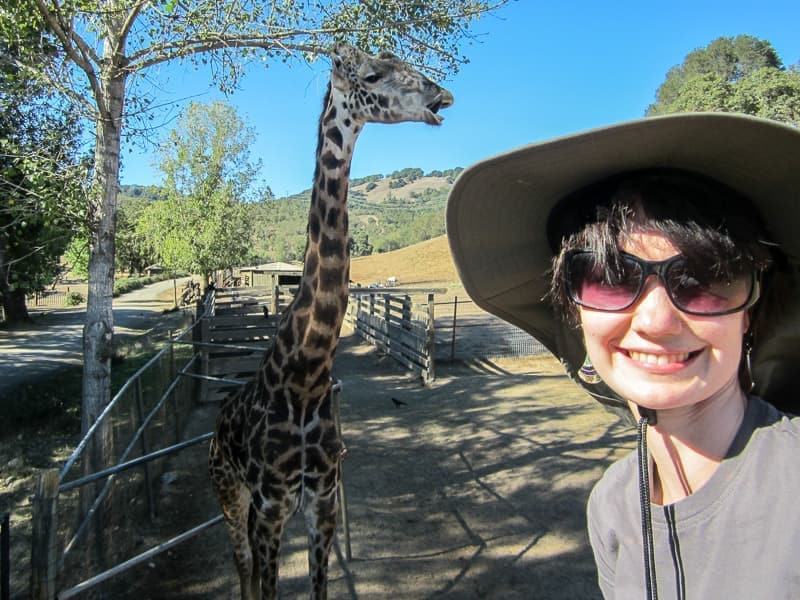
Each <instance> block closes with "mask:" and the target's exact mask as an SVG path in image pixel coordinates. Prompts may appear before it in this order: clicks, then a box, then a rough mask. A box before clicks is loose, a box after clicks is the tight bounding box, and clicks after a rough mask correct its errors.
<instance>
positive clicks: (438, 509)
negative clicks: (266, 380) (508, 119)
mask: <svg viewBox="0 0 800 600" xmlns="http://www.w3.org/2000/svg"><path fill="white" fill-rule="evenodd" d="M336 376H337V377H339V378H340V379H341V380H342V381H343V385H344V388H343V392H342V415H343V429H344V436H345V441H346V443H347V445H348V448H349V454H348V457H347V460H346V462H345V467H344V468H345V474H344V477H345V484H346V492H347V498H348V504H349V517H350V524H351V536H352V550H353V559H352V560H351V561H349V562H346V561H345V560H344V558H343V551H344V541H343V540H344V538H343V535H342V533H341V531H340V534H339V542H338V544H337V548H336V553H335V555H334V556H332V558H331V573H330V587H329V594H330V597H331V598H351V599H355V598H360V599H373V598H375V599H378V598H381V599H382V598H387V597H390V598H400V599H406V598H407V599H422V598H433V597H437V598H438V597H445V598H465V599H473V598H476V599H477V598H497V599H501V598H502V599H514V598H520V599H521V598H526V599H530V598H542V599H548V600H558V599H571V600H574V599H576V598H598V597H599V592H598V590H597V587H596V583H595V571H594V565H593V561H592V558H591V552H590V550H589V547H588V542H587V538H586V534H585V517H584V510H585V504H586V499H587V496H588V493H589V490H590V489H591V486H592V485H593V483H594V482H595V481H596V480H597V479H598V478H599V477H600V475H601V473H602V472H603V470H604V469H605V468H606V467H607V466H608V465H609V464H610V463H611V462H612V461H613V460H615V459H616V458H619V457H620V456H622V455H623V454H624V453H626V452H627V451H629V450H630V449H631V448H632V447H633V435H632V431H631V429H630V428H628V427H627V426H626V425H625V424H623V423H622V422H620V421H619V420H618V419H617V418H616V417H615V416H613V415H611V414H609V413H608V412H606V411H605V410H603V409H602V408H600V407H599V406H598V405H595V404H593V403H592V402H591V401H590V400H589V399H588V397H587V396H585V395H584V394H582V393H581V392H579V391H578V390H577V388H576V387H575V386H574V385H573V384H571V383H570V382H569V381H568V380H567V379H566V378H565V377H564V376H563V375H561V374H560V371H559V367H558V365H557V364H556V363H555V361H553V360H552V359H549V358H541V357H540V358H536V359H530V360H516V361H502V362H495V363H490V362H483V363H474V364H472V365H469V366H465V365H463V364H461V365H451V366H440V368H438V370H437V377H438V378H437V380H436V382H435V383H434V384H433V385H432V386H431V387H430V388H425V387H423V386H422V385H421V384H420V383H419V381H418V380H416V379H414V378H412V377H411V376H410V375H409V374H408V373H407V372H405V371H403V370H401V368H400V367H398V366H397V365H396V364H395V363H393V362H392V361H391V359H388V358H386V357H382V356H379V355H377V354H376V353H375V352H374V351H373V350H372V349H371V347H369V346H366V345H364V344H362V343H360V342H359V340H357V339H356V338H355V337H354V336H346V337H344V338H343V339H342V343H341V345H340V348H339V351H338V353H337V361H336ZM392 398H395V399H397V400H399V401H401V402H402V403H404V404H401V405H399V406H398V405H395V403H393V402H392ZM215 412H216V409H215V407H212V408H208V409H206V410H203V411H198V413H197V414H196V415H195V419H194V421H193V422H192V423H191V426H190V431H187V432H186V435H187V436H190V435H194V434H199V433H203V432H204V431H209V430H210V429H211V424H212V421H213V418H214V414H215ZM205 453H206V449H205V447H203V448H196V449H194V450H192V451H191V452H187V453H184V455H183V456H182V458H181V459H180V462H177V463H174V464H173V465H172V466H171V467H170V476H169V478H168V479H169V480H170V483H168V484H167V483H164V484H163V485H162V490H161V494H160V517H159V519H158V523H157V525H158V527H157V528H156V529H155V530H154V531H151V532H150V533H152V534H153V536H154V538H153V539H154V540H156V541H159V540H161V541H163V540H164V539H166V538H167V537H169V536H170V535H172V534H175V533H178V532H180V531H182V530H185V529H188V528H189V527H191V526H193V525H196V524H198V523H201V522H203V521H205V520H207V519H209V518H211V517H212V516H214V515H216V514H217V513H218V511H219V509H218V507H217V505H216V503H215V501H214V500H213V498H212V497H211V493H210V490H209V484H208V478H207V475H206V473H205ZM165 481H166V480H165ZM147 537H148V539H147V540H146V542H147V543H145V541H144V540H143V542H142V546H143V548H142V549H144V547H146V546H147V545H149V543H150V542H151V540H150V539H149V537H150V536H147ZM230 556H231V554H230V545H229V542H228V538H227V533H226V532H225V530H224V528H223V527H221V526H219V527H216V528H214V529H212V530H210V531H207V532H205V533H203V534H201V535H200V536H199V537H197V538H194V539H193V540H191V541H189V542H187V543H185V544H183V545H182V546H178V547H176V548H175V549H174V550H172V551H171V552H170V553H169V554H163V555H160V556H159V557H157V558H156V559H154V560H153V561H152V562H151V563H150V565H148V566H143V567H139V568H137V570H135V571H133V572H131V573H130V575H129V576H128V577H127V578H126V580H125V582H124V583H122V585H121V588H122V589H123V592H121V593H119V594H117V595H115V596H114V597H120V598H130V599H136V600H141V599H142V598H148V599H149V598H158V599H160V598H164V599H177V598H182V599H184V598H185V599H189V598H191V599H200V598H203V599H206V598H208V599H225V600H227V599H235V598H238V597H239V596H238V589H237V581H236V577H235V570H234V566H233V562H232V560H231V557H230ZM306 564H307V563H306V556H305V533H304V531H303V526H302V518H301V517H299V516H297V517H295V519H293V521H292V526H291V527H290V528H289V531H287V534H286V535H285V536H284V546H283V550H282V566H281V574H280V588H281V591H282V597H283V598H299V597H305V596H306V595H307V580H306Z"/></svg>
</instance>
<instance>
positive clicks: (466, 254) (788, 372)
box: [447, 113, 800, 408]
mask: <svg viewBox="0 0 800 600" xmlns="http://www.w3.org/2000/svg"><path fill="white" fill-rule="evenodd" d="M654 168H665V169H682V170H686V171H691V172H694V173H698V174H701V175H705V176H707V177H711V178H713V179H715V180H717V181H719V182H721V183H723V184H726V185H728V186H729V187H731V188H733V189H734V190H737V191H738V192H740V193H741V194H743V195H744V196H746V197H747V198H749V199H750V200H751V201H752V202H753V204H754V206H755V208H756V210H757V211H758V212H759V213H760V214H761V216H762V218H763V220H764V222H765V224H766V226H767V228H768V231H769V234H770V236H771V238H772V241H774V242H776V243H777V244H778V245H779V247H780V249H781V250H782V251H783V253H784V254H785V255H786V256H787V257H788V259H789V264H790V271H791V273H790V276H789V279H790V282H789V286H790V287H789V291H788V293H787V294H788V295H787V298H786V299H785V300H786V306H785V310H784V311H782V312H781V314H780V317H779V318H778V317H776V319H775V320H774V322H770V323H769V326H768V331H767V333H766V334H765V335H760V337H759V339H758V340H756V344H757V346H756V347H755V348H754V351H753V355H752V356H753V369H752V370H753V375H754V379H755V382H756V388H755V390H754V393H757V394H759V395H761V396H762V397H765V398H766V399H767V400H769V401H771V402H773V403H774V404H777V405H779V406H782V407H784V408H787V406H786V404H785V402H782V400H786V399H789V396H788V394H789V393H790V392H791V394H792V395H796V389H797V387H798V386H797V385H796V383H795V382H796V381H798V376H797V375H795V372H798V370H800V289H799V288H798V286H797V281H796V280H797V277H796V274H797V273H798V266H800V261H798V257H800V130H798V129H795V128H793V127H790V126H787V125H783V124H780V123H777V122H775V121H769V120H765V119H758V118H754V117H750V116H746V115H738V114H729V113H691V114H679V115H670V116H664V117H652V118H646V119H640V120H636V121H630V122H625V123H621V124H617V125H613V126H610V127H603V128H599V129H594V130H590V131H586V132H583V133H578V134H576V135H569V136H565V137H560V138H556V139H553V140H549V141H545V142H542V143H536V144H532V145H529V146H525V147H522V148H518V149H515V150H512V151H510V152H506V153H504V154H500V155H498V156H494V157H491V158H488V159H486V160H482V161H481V162H479V163H477V164H474V165H472V166H471V167H469V168H467V169H466V170H464V171H463V172H462V173H461V175H460V176H459V178H458V180H457V181H456V182H455V185H454V186H453V189H452V190H451V192H450V197H449V199H448V203H447V235H448V238H449V242H450V249H451V251H452V254H453V259H454V261H455V264H456V267H457V269H458V272H459V275H460V277H461V281H462V282H463V284H464V288H465V290H466V292H467V293H468V294H469V295H470V297H471V298H472V299H473V300H474V301H475V303H476V304H477V305H478V306H480V307H481V308H483V309H484V310H486V311H487V312H489V313H492V314H495V315H497V316H499V317H500V318H502V319H504V320H506V321H508V322H509V323H512V324H513V325H516V326H517V327H519V328H521V329H523V330H525V331H527V332H528V333H530V334H531V335H532V336H533V337H535V338H536V339H537V340H539V341H540V342H542V343H543V344H544V345H545V346H546V347H547V348H548V349H549V350H550V351H551V352H552V353H553V354H554V355H556V357H558V358H559V359H560V360H561V361H562V363H564V366H565V367H566V369H567V371H568V373H569V374H570V375H571V376H573V378H574V376H575V374H576V373H577V371H578V369H579V368H580V366H581V364H582V363H583V361H584V359H585V356H586V352H585V349H584V346H583V342H582V339H581V334H580V330H579V329H577V328H575V327H574V326H570V325H569V324H567V323H565V322H563V321H562V320H561V319H560V318H559V317H558V316H557V313H556V311H555V310H554V308H553V307H552V306H551V304H550V303H549V302H548V301H547V300H546V299H545V294H546V293H547V291H548V288H549V277H548V275H547V272H548V270H549V269H550V268H551V260H552V258H553V254H554V249H553V248H551V245H550V243H549V241H548V231H547V223H548V217H549V215H550V212H551V210H552V209H553V207H554V206H555V205H556V204H557V203H558V202H559V201H560V200H562V199H563V198H565V197H566V196H567V195H569V194H571V193H573V192H576V191H578V190H580V189H582V188H584V187H586V186H588V185H590V184H593V183H596V182H598V181H600V180H603V179H606V178H608V177H611V176H614V175H618V174H623V173H626V172H632V171H638V170H643V169H654ZM584 387H586V389H587V391H589V392H590V393H592V395H594V396H595V397H596V398H597V399H599V400H601V401H603V402H605V403H607V404H611V405H620V406H621V405H624V403H622V402H621V401H620V400H619V398H618V397H616V395H615V394H614V393H613V392H612V391H611V390H609V389H608V388H607V387H605V386H603V385H602V384H600V385H584ZM784 396H786V398H784ZM799 402H800V401H799ZM796 408H800V405H798V407H796Z"/></svg>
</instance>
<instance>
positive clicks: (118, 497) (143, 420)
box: [31, 322, 197, 598]
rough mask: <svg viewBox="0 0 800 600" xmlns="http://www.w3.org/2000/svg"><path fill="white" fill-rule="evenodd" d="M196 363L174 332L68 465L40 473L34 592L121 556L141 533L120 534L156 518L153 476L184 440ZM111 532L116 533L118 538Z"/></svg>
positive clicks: (41, 593) (51, 593) (49, 591)
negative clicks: (182, 433) (176, 344)
mask: <svg viewBox="0 0 800 600" xmlns="http://www.w3.org/2000/svg"><path fill="white" fill-rule="evenodd" d="M196 323H197V322H195V324H194V325H192V326H187V327H186V328H185V329H184V330H183V331H182V332H181V333H180V334H179V335H178V339H180V338H182V337H183V336H185V335H187V334H190V333H191V331H192V329H193V328H194V327H195V326H196ZM196 362H197V361H196V355H195V354H194V351H193V350H192V349H190V348H186V347H178V348H173V345H172V335H170V340H169V341H168V343H167V344H165V346H164V347H163V348H162V349H161V350H160V351H159V352H157V353H156V354H155V355H154V356H153V357H152V358H150V359H149V360H148V361H147V362H146V363H145V365H143V366H142V367H141V368H140V369H138V370H137V371H136V373H134V375H133V376H132V377H131V378H130V379H129V380H128V381H127V382H126V383H125V384H124V385H123V386H122V387H121V388H120V389H119V391H118V392H117V393H116V394H115V395H114V397H113V398H112V400H111V402H109V404H108V405H107V406H106V407H105V408H104V410H103V411H102V413H101V414H100V415H99V416H98V418H97V419H96V420H95V422H94V423H93V424H92V426H91V427H90V428H89V430H88V431H87V432H86V434H85V436H84V438H83V439H82V440H81V441H80V443H79V444H78V446H77V447H76V448H75V450H74V451H73V452H72V454H71V455H70V456H69V458H68V459H67V461H66V462H65V464H64V465H63V467H62V468H61V469H60V470H58V469H51V470H47V471H43V472H40V474H39V478H38V485H37V493H36V494H35V497H34V502H33V507H34V511H33V513H34V514H33V529H34V534H33V540H32V554H31V597H32V598H53V597H55V591H56V589H57V588H58V589H64V588H69V587H70V586H73V585H74V584H75V583H77V582H79V580H80V579H81V578H83V577H84V576H85V574H87V573H91V572H97V571H98V570H102V569H103V568H104V567H105V566H106V565H108V564H112V563H114V562H116V561H117V560H118V559H119V556H120V555H123V554H125V553H126V552H129V551H130V548H129V547H126V542H128V545H129V546H132V545H133V543H134V541H133V540H134V538H135V536H133V535H118V533H119V532H120V531H125V530H126V528H129V527H130V526H131V525H132V524H135V523H145V522H149V521H150V520H151V519H152V518H153V517H154V515H155V512H156V506H155V500H154V494H153V485H154V481H156V480H157V479H158V477H159V476H160V474H161V473H162V472H163V470H164V468H165V457H166V456H168V455H169V454H171V453H173V452H174V451H177V450H176V449H175V446H178V445H181V440H180V429H181V421H182V420H183V419H184V418H185V416H186V415H187V414H188V412H189V411H190V409H191V408H192V406H193V405H194V402H195V398H194V395H195V393H196V390H195V388H196V384H195V383H194V382H193V381H192V380H191V379H190V378H188V377H185V376H184V375H185V374H187V373H190V372H191V371H192V370H193V369H194V368H195V365H196ZM98 447H102V449H103V453H102V456H101V460H99V461H98V460H97V452H96V451H97V448H98ZM133 467H138V468H133ZM111 532H117V533H115V534H114V536H113V543H112V539H111Z"/></svg>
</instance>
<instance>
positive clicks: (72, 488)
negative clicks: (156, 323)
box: [0, 290, 352, 600]
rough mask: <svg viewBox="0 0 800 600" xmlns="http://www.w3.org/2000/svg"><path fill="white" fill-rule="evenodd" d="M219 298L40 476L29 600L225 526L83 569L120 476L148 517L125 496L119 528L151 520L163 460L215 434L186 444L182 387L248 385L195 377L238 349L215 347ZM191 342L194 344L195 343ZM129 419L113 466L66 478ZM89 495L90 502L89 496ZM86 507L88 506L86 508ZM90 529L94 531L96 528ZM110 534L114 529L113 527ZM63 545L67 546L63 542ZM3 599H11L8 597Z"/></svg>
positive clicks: (105, 576)
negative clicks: (110, 425)
mask: <svg viewBox="0 0 800 600" xmlns="http://www.w3.org/2000/svg"><path fill="white" fill-rule="evenodd" d="M220 291H221V295H223V296H224V295H225V294H227V293H228V292H229V291H228V290H220ZM232 295H233V296H234V297H235V298H234V299H236V297H237V294H236V293H233V294H232ZM218 300H219V299H218V298H217V293H216V290H213V291H212V292H211V293H210V294H208V295H207V296H206V298H205V300H204V304H203V307H202V310H200V309H198V314H199V315H200V318H198V319H195V320H194V323H193V325H192V326H191V327H188V328H186V329H185V330H183V331H182V332H181V333H180V334H179V335H178V336H175V337H174V338H173V337H172V335H170V338H169V340H168V344H167V345H166V346H165V347H164V349H162V350H161V351H160V352H159V353H157V354H156V355H155V356H154V357H153V358H151V359H150V360H149V361H148V362H147V363H146V364H145V365H144V366H143V367H142V368H141V369H139V370H138V371H137V372H136V373H135V374H134V375H133V377H131V378H130V379H129V380H128V381H127V382H126V383H125V385H123V386H122V388H121V389H120V390H119V392H117V394H116V395H115V396H114V398H113V399H112V401H111V402H110V403H109V405H108V406H107V407H106V409H105V410H104V411H103V412H102V413H101V414H100V416H99V417H98V418H97V420H96V422H95V423H94V424H93V425H92V427H91V428H90V429H89V431H88V432H87V434H86V436H85V437H84V439H83V440H81V442H80V443H79V444H78V446H77V447H76V449H75V451H74V452H73V453H72V454H71V455H70V457H69V458H68V460H67V461H66V463H65V464H64V466H63V467H62V469H61V470H60V471H59V470H58V469H47V470H44V471H41V472H40V473H39V476H38V480H37V489H36V492H35V494H34V498H33V540H32V554H31V598H33V599H34V600H40V599H41V600H45V599H46V600H53V599H55V598H56V597H57V598H59V599H62V600H64V599H67V598H72V597H74V596H77V595H79V594H82V593H84V592H86V591H88V590H90V589H92V588H95V587H97V586H98V585H101V584H103V583H105V582H107V581H108V580H110V579H112V578H113V577H115V576H117V575H119V574H121V573H124V572H125V571H127V570H128V569H130V568H132V567H134V566H136V565H138V564H141V563H143V562H145V561H148V560H150V559H151V558H153V557H154V556H156V555H158V554H161V553H162V552H165V551H166V550H168V549H170V548H172V547H174V546H176V545H178V544H181V543H183V542H185V541H187V540H189V539H191V538H193V537H195V536H197V535H199V534H200V533H202V532H204V531H206V530H207V529H209V528H211V527H213V526H215V525H217V524H218V523H220V522H222V515H216V516H214V517H213V518H211V519H209V520H207V521H205V522H204V523H201V524H200V525H197V526H194V527H192V528H191V529H189V530H187V531H184V532H181V533H179V534H178V535H175V536H173V537H171V538H170V539H168V540H166V541H163V542H160V543H158V544H156V545H155V546H153V547H151V548H149V549H147V550H145V551H144V552H140V553H139V554H136V555H134V556H129V555H130V553H131V550H132V548H131V547H127V548H116V550H118V551H117V552H115V553H110V552H109V553H107V554H108V556H105V557H104V558H106V559H107V560H94V561H89V563H88V564H85V559H86V555H87V554H91V551H92V550H93V548H90V547H89V541H90V538H91V536H92V535H93V536H94V539H93V541H94V543H95V546H96V545H97V544H98V543H100V544H102V543H103V527H107V522H108V521H109V520H113V519H114V518H115V517H114V515H108V514H106V515H105V516H103V509H104V507H105V505H106V504H108V503H109V498H111V496H112V491H113V490H114V489H115V487H114V484H115V483H119V482H120V481H121V479H120V478H121V477H124V476H126V475H129V474H131V473H138V475H139V476H138V478H135V481H134V484H136V485H135V489H132V490H129V491H131V492H132V493H133V496H134V497H133V498H131V499H132V500H135V499H137V498H138V499H141V496H144V498H145V500H146V501H144V502H141V504H144V505H145V507H146V511H145V512H143V513H141V514H139V515H134V514H131V511H130V509H129V505H130V504H131V502H129V501H128V500H129V499H128V498H123V499H122V502H118V503H116V504H114V503H112V510H116V511H118V512H121V513H123V514H121V515H120V516H121V518H122V519H123V521H124V522H121V523H120V525H125V524H130V523H132V522H135V521H136V520H137V518H138V519H148V518H149V519H151V520H152V519H153V518H154V516H155V514H156V512H157V509H156V505H155V498H154V494H153V490H152V488H151V485H152V482H153V480H154V479H155V478H156V474H157V473H158V469H159V468H163V466H164V463H163V461H164V459H166V458H167V457H170V456H173V455H175V454H176V453H177V452H180V451H182V450H185V449H186V448H189V447H193V446H197V445H199V444H202V443H204V442H207V441H208V440H210V439H211V437H212V435H213V433H212V432H208V433H204V434H202V435H199V436H195V437H193V438H192V439H189V440H183V441H180V433H181V426H180V425H181V423H180V418H181V417H180V415H181V414H182V413H185V411H184V410H181V406H180V404H179V402H178V398H177V394H178V393H179V392H180V390H181V389H182V388H183V389H185V390H188V391H189V392H190V394H189V399H190V400H191V402H192V403H196V402H197V401H198V400H199V397H198V395H199V394H202V393H204V391H203V388H202V386H195V385H194V384H193V383H192V382H193V381H195V380H198V379H199V380H203V381H209V380H210V381H215V382H222V383H225V384H228V385H241V384H243V383H245V381H244V380H242V379H231V378H225V377H212V376H208V375H203V374H202V373H197V372H195V371H198V370H200V371H201V370H202V368H203V366H202V362H203V358H202V354H203V353H207V349H208V348H209V347H216V348H219V347H223V348H229V347H230V346H232V344H220V343H214V342H213V341H210V340H211V339H212V338H211V337H210V336H209V333H210V332H212V331H214V327H213V326H211V324H210V318H211V317H212V316H213V314H214V311H215V310H217V309H218V308H219V309H221V310H224V309H223V308H222V307H223V306H226V305H227V306H229V305H230V304H231V302H225V301H223V302H221V303H220V302H218ZM227 300H231V297H230V296H228V298H227ZM234 304H235V302H234ZM206 336H208V337H206ZM186 338H191V341H190V340H188V339H186ZM185 345H190V346H192V347H193V353H192V354H191V357H190V358H188V360H187V361H186V363H185V364H184V366H183V367H182V368H181V369H180V370H178V369H177V368H176V366H175V348H181V347H185ZM234 346H236V345H234ZM237 347H238V346H237ZM245 349H247V350H251V351H252V350H254V348H253V347H245ZM255 351H258V352H263V348H255ZM165 356H168V357H169V361H170V364H169V367H170V368H169V374H170V382H169V384H168V385H165V386H162V387H161V389H160V391H158V392H155V393H153V389H152V386H146V385H145V383H144V379H145V377H146V376H147V374H148V373H150V372H151V371H152V370H153V369H155V368H157V367H158V365H159V364H160V361H161V359H162V358H163V357H165ZM187 382H188V383H187ZM145 387H147V388H148V391H150V392H151V393H150V394H148V395H146V394H145V393H144V391H143V390H144V389H145ZM340 391H341V382H336V383H334V384H333V385H332V387H331V391H330V393H331V395H332V398H331V401H332V406H333V411H334V419H335V423H336V427H337V430H338V431H339V432H340V435H341V422H340V419H339V411H340V399H339V394H340ZM131 394H132V395H133V398H132V399H131V398H130V396H131ZM156 397H157V398H158V400H157V401H156V402H154V403H153V402H148V400H150V399H152V398H156ZM170 399H172V400H173V402H172V403H169V400H170ZM126 401H127V403H128V404H129V405H130V406H128V407H127V408H128V410H127V413H128V414H126V415H125V416H123V418H122V419H120V417H121V414H120V412H121V411H120V409H121V408H122V406H123V405H124V403H125V402H126ZM168 406H171V408H172V410H171V412H172V414H173V417H174V419H173V421H174V436H175V437H174V443H172V444H170V445H167V446H166V447H162V448H159V449H154V448H155V446H157V445H160V444H161V445H163V442H164V440H165V439H172V435H173V433H172V432H169V433H168V432H167V431H166V430H167V429H168V427H166V409H167V407H168ZM131 415H132V419H133V422H132V425H133V426H132V428H131V431H132V433H131V435H130V437H129V438H128V440H127V445H126V446H125V448H124V450H122V451H121V452H117V453H116V454H115V457H116V460H115V461H113V462H114V464H110V465H107V466H105V467H104V468H100V469H97V470H94V471H90V472H86V469H85V468H84V473H83V474H82V475H80V476H78V477H75V478H73V479H70V480H66V479H67V476H68V474H69V473H71V472H72V471H73V470H74V469H75V467H76V465H79V464H81V461H82V460H83V459H84V458H85V457H86V455H87V453H88V451H89V450H90V449H91V448H92V444H93V442H94V440H93V438H94V436H96V435H98V432H99V431H100V430H101V428H102V423H103V422H114V421H120V420H122V421H125V420H127V416H131ZM136 452H138V453H139V456H135V454H136ZM84 467H85V464H84ZM98 489H99V492H98ZM116 489H118V487H117V488H116ZM92 490H94V492H95V494H94V495H93V496H92V495H91V492H92ZM75 492H80V493H81V499H80V501H79V502H75V501H73V502H70V501H69V495H70V493H75ZM338 493H339V497H340V506H341V510H342V525H343V527H344V535H345V544H346V546H345V548H346V557H347V559H348V560H350V559H351V557H352V553H351V549H350V535H349V525H348V519H347V503H346V498H345V492H344V485H343V483H342V484H340V487H339V490H338ZM84 496H88V498H85V497H84ZM78 504H80V510H79V511H78V512H79V516H80V517H81V518H80V519H79V524H78V525H77V527H76V528H75V530H74V531H72V530H71V529H69V528H67V530H65V529H64V524H65V523H70V522H72V521H73V519H72V518H70V516H69V515H67V514H65V512H70V510H71V512H75V510H74V509H75V507H76V505H78ZM89 505H90V506H89ZM87 506H88V508H85V507H87ZM65 509H66V511H65ZM109 512H111V511H109ZM92 525H94V528H93V527H92ZM108 529H109V530H113V527H109V528H108ZM126 537H133V536H121V535H115V537H114V543H113V545H114V546H119V545H120V544H122V543H123V541H122V540H124V539H125V538H126ZM65 540H68V541H66V543H64V541H65ZM81 542H85V550H86V551H87V552H85V553H84V555H83V556H82V557H78V558H73V557H76V555H77V554H78V553H77V549H78V548H79V545H80V543H81ZM62 548H63V550H62ZM3 572H5V571H3ZM112 595H113V593H112ZM0 600H7V599H6V598H2V599H0Z"/></svg>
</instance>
